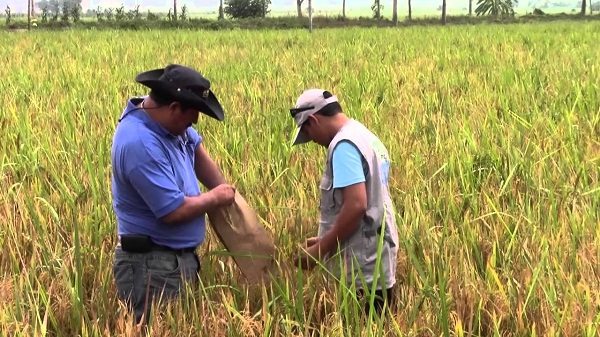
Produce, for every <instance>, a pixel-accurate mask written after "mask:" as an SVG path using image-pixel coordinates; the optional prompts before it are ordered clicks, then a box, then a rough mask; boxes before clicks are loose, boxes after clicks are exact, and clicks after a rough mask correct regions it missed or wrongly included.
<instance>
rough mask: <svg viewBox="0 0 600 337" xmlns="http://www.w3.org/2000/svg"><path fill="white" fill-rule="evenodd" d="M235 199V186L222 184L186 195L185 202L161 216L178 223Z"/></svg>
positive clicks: (165, 220) (167, 221) (171, 222)
mask: <svg viewBox="0 0 600 337" xmlns="http://www.w3.org/2000/svg"><path fill="white" fill-rule="evenodd" d="M234 200H235V187H233V186H231V185H229V184H221V185H218V186H217V187H215V188H213V189H212V190H210V191H208V192H206V193H202V194H200V195H197V196H193V197H187V196H186V197H184V199H183V204H182V205H181V206H179V208H177V209H176V210H175V211H173V212H171V213H169V214H168V215H166V216H164V217H162V218H161V220H162V221H163V222H164V223H169V224H176V223H181V222H185V221H190V220H192V219H195V218H197V217H199V216H201V215H202V214H203V213H205V212H208V211H210V210H212V209H215V208H220V207H223V206H229V205H231V204H232V203H233V201H234Z"/></svg>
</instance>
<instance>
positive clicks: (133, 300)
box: [111, 64, 235, 325]
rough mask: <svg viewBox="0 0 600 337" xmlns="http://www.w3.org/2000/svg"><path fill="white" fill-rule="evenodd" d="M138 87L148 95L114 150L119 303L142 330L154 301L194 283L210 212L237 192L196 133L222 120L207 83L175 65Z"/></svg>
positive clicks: (133, 109)
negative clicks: (205, 119) (205, 120)
mask: <svg viewBox="0 0 600 337" xmlns="http://www.w3.org/2000/svg"><path fill="white" fill-rule="evenodd" d="M136 81H137V82H138V83H141V84H143V85H145V86H147V87H148V88H150V93H149V95H148V96H145V97H140V98H130V99H129V100H128V101H127V105H126V107H125V109H124V111H123V113H122V115H121V118H120V119H119V124H118V126H117V129H116V131H115V134H114V138H113V145H112V152H111V153H112V196H113V208H114V211H115V215H116V219H117V227H118V234H119V244H118V245H117V247H116V248H115V258H114V266H113V268H114V270H113V271H114V277H115V283H116V286H117V290H118V294H119V297H120V298H121V299H122V300H124V301H125V302H126V303H127V304H128V305H129V306H130V307H131V308H132V309H133V311H134V313H135V319H136V322H137V323H141V325H145V324H147V323H148V320H149V314H150V308H151V305H152V304H153V303H152V301H153V300H157V299H158V298H159V297H160V298H161V299H163V300H164V299H172V298H175V297H176V295H177V294H179V292H180V290H181V289H182V288H184V287H185V285H186V283H187V282H190V283H192V284H195V283H196V281H197V279H198V273H199V272H200V261H199V257H198V255H197V254H196V252H195V251H196V248H197V247H198V246H199V245H200V244H202V242H203V241H204V235H205V232H206V223H205V214H206V212H207V211H209V210H211V209H214V208H217V207H222V206H227V205H230V204H232V203H233V201H234V196H235V189H234V187H233V186H231V185H228V184H227V183H226V181H225V179H224V178H223V176H222V174H221V172H220V170H219V169H218V167H217V165H216V164H215V162H214V161H213V160H212V159H211V158H210V157H209V156H208V154H207V153H206V151H205V149H204V145H203V144H202V143H203V139H202V137H201V136H200V135H199V134H198V132H196V130H194V129H193V128H192V127H191V126H192V124H195V123H197V122H198V118H199V113H200V112H202V113H204V114H206V115H208V116H210V117H212V118H215V119H217V120H219V121H222V120H223V119H224V112H223V109H222V107H221V105H220V103H219V101H218V100H217V98H216V96H215V95H214V94H213V92H212V91H211V89H210V82H209V81H208V80H207V79H206V78H204V77H203V76H202V75H201V74H200V73H199V72H197V71H196V70H194V69H192V68H189V67H185V66H181V65H176V64H171V65H168V66H167V67H165V68H164V69H155V70H151V71H147V72H143V73H140V74H138V76H137V77H136ZM198 180H199V181H200V182H201V183H202V184H203V185H204V186H205V187H206V188H207V189H208V190H209V191H208V192H206V193H202V192H201V191H200V188H199V186H198Z"/></svg>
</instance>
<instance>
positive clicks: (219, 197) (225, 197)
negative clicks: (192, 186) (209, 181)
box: [209, 184, 235, 207]
mask: <svg viewBox="0 0 600 337" xmlns="http://www.w3.org/2000/svg"><path fill="white" fill-rule="evenodd" d="M209 193H210V194H211V195H212V197H213V199H214V202H215V207H223V206H229V205H231V204H233V201H234V200H235V187H233V186H232V185H229V184H221V185H218V186H217V187H215V188H213V189H212V190H210V192H209Z"/></svg>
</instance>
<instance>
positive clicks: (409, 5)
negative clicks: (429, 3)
mask: <svg viewBox="0 0 600 337" xmlns="http://www.w3.org/2000/svg"><path fill="white" fill-rule="evenodd" d="M408 19H409V20H412V4H411V2H410V0H408Z"/></svg>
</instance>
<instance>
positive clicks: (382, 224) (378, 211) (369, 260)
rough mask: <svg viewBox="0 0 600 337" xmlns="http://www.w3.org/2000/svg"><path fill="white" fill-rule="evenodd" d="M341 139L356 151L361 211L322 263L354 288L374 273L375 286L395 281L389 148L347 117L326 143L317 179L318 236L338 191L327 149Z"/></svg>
mask: <svg viewBox="0 0 600 337" xmlns="http://www.w3.org/2000/svg"><path fill="white" fill-rule="evenodd" d="M342 140H346V141H350V142H352V143H353V144H354V145H355V146H356V147H357V148H358V150H359V151H360V153H361V154H362V157H363V170H364V171H365V173H366V174H365V176H366V188H367V212H366V214H365V216H364V217H363V218H362V221H361V224H360V228H359V229H358V231H357V232H356V233H355V234H354V235H353V236H351V237H350V238H349V239H348V240H346V241H345V242H341V243H340V250H339V251H334V252H333V253H330V254H329V255H328V256H326V257H325V258H326V259H327V262H326V266H327V268H328V269H329V272H331V273H332V274H333V275H334V276H335V277H337V278H340V277H345V279H346V283H347V285H351V284H352V283H354V284H355V285H356V287H357V288H359V289H360V288H363V287H365V286H369V287H370V286H371V285H372V284H373V283H374V282H375V280H374V277H377V280H378V285H377V289H382V288H390V287H392V286H393V285H394V284H395V283H396V256H397V252H398V231H397V229H396V221H395V212H394V206H393V204H392V200H391V199H390V196H389V191H388V186H387V179H388V172H389V163H390V159H389V154H388V152H387V149H386V148H385V146H384V145H383V143H381V141H380V140H379V138H377V136H375V135H374V134H373V133H372V132H371V131H369V130H368V129H367V128H366V127H365V126H364V125H363V124H361V123H359V122H358V121H355V120H353V119H351V120H350V121H349V122H348V123H346V124H345V125H344V127H342V129H341V130H340V131H339V132H338V134H337V135H336V136H335V137H334V138H333V140H332V141H331V143H330V144H329V147H328V151H327V164H326V166H325V171H324V173H323V176H322V178H321V185H320V188H321V203H320V212H321V219H320V223H319V237H322V236H323V235H324V234H325V233H326V232H328V231H329V230H330V229H331V228H332V227H333V225H334V224H335V221H336V218H337V215H338V213H339V212H340V210H341V207H342V201H343V200H342V191H340V190H338V189H333V168H332V158H333V150H334V149H335V147H336V145H337V144H338V143H339V142H340V141H342ZM380 234H383V237H382V236H381V235H380ZM380 238H382V239H383V244H382V247H379V243H380V241H381V240H380ZM378 256H379V257H380V258H381V261H380V262H379V264H380V268H379V269H378V270H377V271H378V273H377V275H375V274H376V264H377V258H378Z"/></svg>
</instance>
